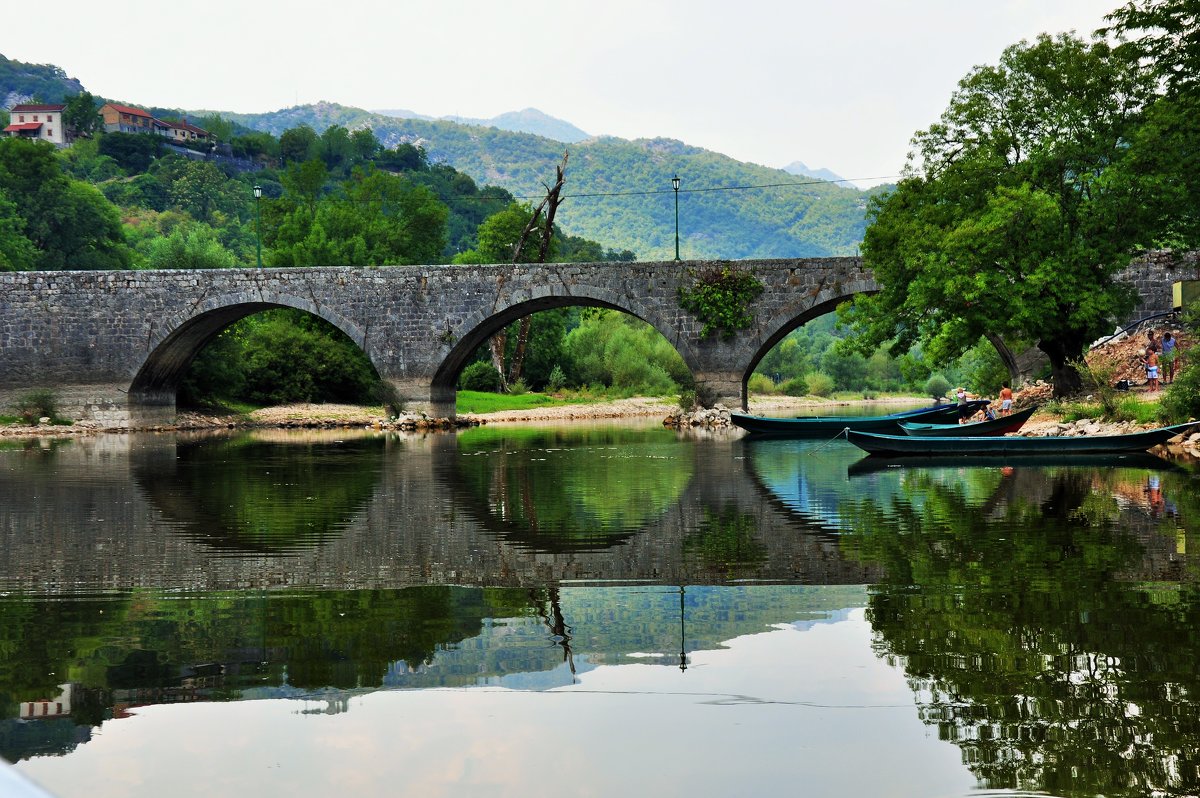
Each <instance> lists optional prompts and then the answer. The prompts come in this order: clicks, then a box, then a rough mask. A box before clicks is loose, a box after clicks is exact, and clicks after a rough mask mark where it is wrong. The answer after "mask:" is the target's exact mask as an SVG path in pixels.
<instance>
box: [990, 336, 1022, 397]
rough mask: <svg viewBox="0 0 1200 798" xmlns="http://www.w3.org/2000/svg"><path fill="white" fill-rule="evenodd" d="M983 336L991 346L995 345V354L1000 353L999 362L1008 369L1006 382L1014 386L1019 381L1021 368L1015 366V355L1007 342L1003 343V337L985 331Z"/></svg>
mask: <svg viewBox="0 0 1200 798" xmlns="http://www.w3.org/2000/svg"><path fill="white" fill-rule="evenodd" d="M984 337H985V338H987V339H988V341H989V342H990V343H991V345H992V346H994V347H996V354H998V355H1000V362H1001V363H1003V364H1004V368H1006V369H1007V370H1008V384H1009V385H1011V386H1013V387H1014V388H1015V387H1016V385H1017V383H1019V382H1020V381H1021V369H1020V368H1019V367H1018V366H1017V356H1016V355H1014V354H1013V351H1012V350H1011V349H1009V347H1008V344H1006V343H1004V339H1003V338H1001V337H1000V336H999V335H996V334H995V333H985V334H984Z"/></svg>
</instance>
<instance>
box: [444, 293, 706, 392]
mask: <svg viewBox="0 0 1200 798" xmlns="http://www.w3.org/2000/svg"><path fill="white" fill-rule="evenodd" d="M564 307H594V308H606V309H608V310H616V311H620V312H622V313H628V314H629V315H631V316H634V317H635V318H638V319H641V320H642V321H644V322H646V323H647V324H649V325H650V326H651V327H653V328H654V329H655V330H656V331H658V333H659V334H660V335H662V336H663V337H664V338H666V339H667V341H668V342H669V343H670V344H671V345H672V346H673V347H675V351H677V352H679V354H680V356H681V357H682V358H683V362H684V364H685V365H686V366H687V367H688V369H689V370H690V371H691V372H692V373H693V374H694V373H695V372H696V360H695V356H694V353H693V352H692V349H691V347H690V346H688V344H687V342H686V341H684V340H681V339H680V337H679V335H678V330H677V329H676V326H675V325H673V324H671V323H670V321H668V320H666V319H664V318H662V316H661V314H660V313H659V312H657V311H656V310H654V309H653V308H652V307H651V306H649V305H647V304H644V303H642V302H639V301H637V298H636V297H633V296H631V295H628V294H622V293H618V292H615V291H611V290H609V289H606V288H602V287H598V286H593V285H573V286H571V288H570V291H569V292H558V291H555V290H554V288H553V287H550V286H545V287H542V288H535V289H533V290H532V291H530V292H528V295H518V296H513V297H510V298H507V300H506V301H500V302H497V304H496V305H495V306H494V307H493V308H492V309H491V310H490V312H486V313H485V312H476V313H472V314H470V315H469V316H467V317H466V318H465V319H463V321H462V323H460V324H459V325H458V326H457V328H456V329H452V328H450V327H447V330H446V338H447V340H448V341H452V342H453V344H452V346H451V348H450V351H449V353H448V354H447V355H446V356H445V358H443V359H442V361H441V363H440V364H439V365H438V366H437V368H436V369H435V371H434V373H433V375H432V376H433V385H432V392H433V394H434V395H435V396H440V397H443V399H444V398H445V397H447V396H449V397H450V400H451V401H453V395H454V392H455V390H456V388H455V385H456V379H457V377H458V374H459V372H461V371H462V369H463V367H464V366H465V365H466V364H467V359H468V358H469V357H470V356H471V354H472V353H473V352H474V351H475V350H476V349H478V348H479V347H480V346H482V345H483V344H484V343H485V342H486V341H487V340H488V339H489V338H491V337H492V336H493V335H495V334H496V333H497V332H499V331H500V330H502V329H504V328H505V327H506V326H508V325H509V324H512V323H513V322H514V321H517V320H518V319H521V318H524V317H525V316H528V315H529V314H531V313H536V312H538V311H543V310H554V309H556V308H564Z"/></svg>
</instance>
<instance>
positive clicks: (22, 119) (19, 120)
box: [17, 114, 25, 122]
mask: <svg viewBox="0 0 1200 798" xmlns="http://www.w3.org/2000/svg"><path fill="white" fill-rule="evenodd" d="M17 121H18V122H24V121H25V114H21V118H20V119H18V120H17Z"/></svg>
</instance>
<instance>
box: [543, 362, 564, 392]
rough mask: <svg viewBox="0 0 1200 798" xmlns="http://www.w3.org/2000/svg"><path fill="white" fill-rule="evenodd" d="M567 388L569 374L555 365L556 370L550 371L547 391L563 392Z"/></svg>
mask: <svg viewBox="0 0 1200 798" xmlns="http://www.w3.org/2000/svg"><path fill="white" fill-rule="evenodd" d="M566 386H567V373H566V372H565V371H563V369H562V366H560V365H559V364H557V363H555V364H554V368H553V369H551V370H550V377H549V378H548V379H547V380H546V390H547V391H551V392H554V391H561V390H562V389H563V388H565V387H566Z"/></svg>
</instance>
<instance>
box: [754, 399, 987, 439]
mask: <svg viewBox="0 0 1200 798" xmlns="http://www.w3.org/2000/svg"><path fill="white" fill-rule="evenodd" d="M987 404H988V400H986V399H973V400H971V401H970V402H967V410H968V412H970V413H974V412H975V411H977V410H979V409H980V408H981V407H984V406H986V405H987ZM957 418H958V405H950V404H944V405H934V406H933V407H922V408H920V409H918V410H906V411H904V412H901V413H892V414H890V415H886V416H801V417H800V418H778V417H774V416H751V415H746V414H744V413H733V414H732V420H733V423H734V424H736V425H737V426H739V427H741V428H742V429H744V430H746V431H748V432H752V433H755V434H758V435H787V436H790V437H795V438H832V437H833V436H834V435H836V434H837V433H839V432H842V431H844V430H847V429H851V430H861V431H863V432H900V422H901V421H931V422H947V423H948V422H950V421H953V420H955V419H957Z"/></svg>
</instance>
